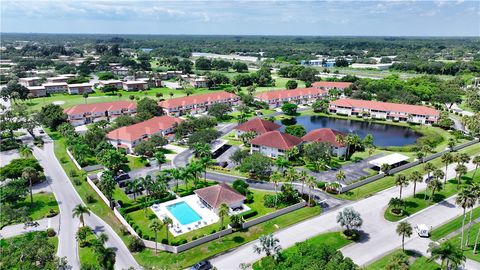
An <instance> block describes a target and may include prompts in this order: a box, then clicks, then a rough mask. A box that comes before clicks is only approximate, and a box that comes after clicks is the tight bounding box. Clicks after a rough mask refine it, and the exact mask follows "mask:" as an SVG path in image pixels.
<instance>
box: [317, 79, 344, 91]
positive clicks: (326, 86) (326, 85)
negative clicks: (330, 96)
mask: <svg viewBox="0 0 480 270" xmlns="http://www.w3.org/2000/svg"><path fill="white" fill-rule="evenodd" d="M351 85H352V83H351V82H326V81H320V82H314V83H313V84H312V87H315V88H318V89H323V90H330V89H341V90H343V89H345V88H348V87H350V86H351Z"/></svg>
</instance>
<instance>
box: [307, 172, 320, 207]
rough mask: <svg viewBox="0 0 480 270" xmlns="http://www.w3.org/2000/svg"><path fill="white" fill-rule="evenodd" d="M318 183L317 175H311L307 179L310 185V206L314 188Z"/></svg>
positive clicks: (308, 185)
mask: <svg viewBox="0 0 480 270" xmlns="http://www.w3.org/2000/svg"><path fill="white" fill-rule="evenodd" d="M316 183H317V179H315V177H313V176H311V175H309V176H307V178H306V179H305V184H306V185H307V187H308V206H310V201H311V200H312V189H313V188H314V187H315V185H316Z"/></svg>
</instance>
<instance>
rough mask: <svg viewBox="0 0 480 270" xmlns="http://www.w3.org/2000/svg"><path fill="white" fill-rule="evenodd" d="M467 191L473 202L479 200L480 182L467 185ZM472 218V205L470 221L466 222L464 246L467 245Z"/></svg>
mask: <svg viewBox="0 0 480 270" xmlns="http://www.w3.org/2000/svg"><path fill="white" fill-rule="evenodd" d="M468 193H469V194H470V196H471V197H472V200H473V202H474V203H475V202H476V201H478V200H480V184H478V183H474V184H473V185H471V186H469V187H468ZM472 219H473V207H471V208H470V221H469V222H468V231H467V237H466V240H465V246H468V243H469V240H470V231H471V229H472V225H473V224H472Z"/></svg>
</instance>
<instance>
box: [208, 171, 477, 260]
mask: <svg viewBox="0 0 480 270" xmlns="http://www.w3.org/2000/svg"><path fill="white" fill-rule="evenodd" d="M454 167H455V166H452V165H451V166H449V170H448V172H447V177H448V178H453V177H454V176H455V171H454ZM467 167H468V169H469V170H472V169H474V165H473V164H471V163H470V164H467ZM425 188H426V184H425V183H420V184H417V190H423V189H425ZM412 193H413V185H410V186H409V187H407V188H404V193H403V194H404V196H405V197H406V196H410V195H411V194H412ZM397 196H398V187H393V188H390V189H387V190H384V191H382V192H380V193H377V194H376V195H373V196H371V197H369V198H367V199H364V200H361V201H357V202H352V203H350V204H349V205H347V206H351V207H353V208H355V209H356V210H357V211H358V212H360V214H361V216H362V218H363V220H364V224H363V226H362V231H363V235H362V239H361V240H360V242H359V243H355V244H352V245H349V246H347V247H345V248H343V249H342V252H344V255H345V256H348V257H351V258H352V259H353V261H354V262H355V263H357V264H359V265H365V264H367V263H369V262H372V261H375V260H376V259H378V258H381V257H382V256H384V255H385V254H387V253H389V252H391V251H393V250H394V249H398V248H399V247H400V245H401V241H400V238H399V236H398V235H397V234H396V232H395V228H396V225H397V224H396V223H393V222H389V221H386V220H385V219H384V218H383V213H384V210H385V208H386V206H387V203H388V201H389V200H390V198H392V197H397ZM450 200H452V198H450V199H449V200H447V201H445V202H443V203H440V204H436V205H434V206H432V207H430V208H428V209H426V210H424V211H422V212H419V213H418V214H417V215H414V216H412V217H409V218H408V220H409V222H411V223H426V224H428V225H429V226H430V225H431V226H438V225H440V224H442V223H444V222H446V221H448V220H450V219H451V218H453V217H455V216H457V215H458V214H459V213H461V209H459V208H456V207H455V206H454V205H452V203H451V201H450ZM344 207H346V206H342V207H339V208H337V209H335V210H332V211H328V212H327V213H325V214H322V215H320V216H318V217H315V218H312V219H309V220H306V221H304V222H301V223H297V224H295V225H293V226H291V227H288V228H286V229H283V230H280V231H278V232H276V233H275V237H277V238H278V239H279V240H280V244H281V245H282V247H283V248H288V247H290V246H292V245H294V244H295V243H297V242H301V241H305V240H306V239H309V238H312V237H314V236H316V235H318V234H321V233H326V232H329V231H339V230H341V228H340V227H339V226H338V225H337V223H336V216H337V214H338V212H339V211H341V210H342V209H343V208H344ZM415 239H420V238H417V237H413V238H412V239H410V240H409V241H412V240H415ZM417 241H420V240H417ZM257 243H258V240H255V241H253V242H250V243H248V244H245V245H243V246H241V247H239V248H237V249H234V250H232V251H231V252H227V253H225V254H222V255H220V256H217V257H215V258H213V259H212V260H211V262H212V264H213V265H214V266H216V267H217V268H218V269H237V268H238V265H239V264H240V263H253V262H255V261H257V260H258V259H260V258H261V257H262V256H263V255H258V254H254V253H253V245H255V244H257ZM412 245H413V244H412ZM367 251H368V252H367Z"/></svg>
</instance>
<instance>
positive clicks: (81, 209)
mask: <svg viewBox="0 0 480 270" xmlns="http://www.w3.org/2000/svg"><path fill="white" fill-rule="evenodd" d="M83 214H87V215H89V216H90V210H89V209H88V207H86V206H85V205H83V204H77V205H76V206H75V207H74V208H73V209H72V217H78V218H79V219H80V223H82V227H85V220H84V219H83Z"/></svg>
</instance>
